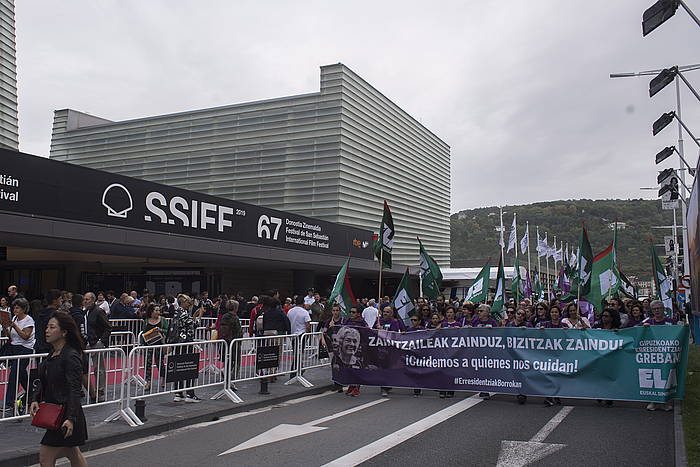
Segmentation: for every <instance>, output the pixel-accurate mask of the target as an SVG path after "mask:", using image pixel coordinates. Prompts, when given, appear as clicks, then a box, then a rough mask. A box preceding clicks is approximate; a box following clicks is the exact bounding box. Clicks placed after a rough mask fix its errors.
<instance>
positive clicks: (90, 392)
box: [0, 347, 135, 426]
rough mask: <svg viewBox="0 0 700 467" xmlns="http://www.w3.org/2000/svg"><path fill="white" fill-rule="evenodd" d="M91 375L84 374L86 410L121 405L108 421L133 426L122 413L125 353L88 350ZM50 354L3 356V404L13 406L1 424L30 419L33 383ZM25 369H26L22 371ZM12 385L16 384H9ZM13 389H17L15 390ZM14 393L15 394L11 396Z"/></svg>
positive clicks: (87, 355) (0, 378) (6, 412)
mask: <svg viewBox="0 0 700 467" xmlns="http://www.w3.org/2000/svg"><path fill="white" fill-rule="evenodd" d="M84 352H85V357H84V358H86V359H88V362H89V366H88V372H87V373H83V381H82V385H83V387H84V388H85V389H86V390H85V391H84V393H85V396H84V399H83V401H82V406H83V407H86V408H87V407H95V406H101V405H107V404H115V403H118V404H119V409H117V411H116V412H114V413H113V414H112V415H110V416H109V417H107V419H106V420H105V421H111V420H116V419H118V418H123V419H124V420H125V421H126V422H127V423H129V424H130V425H132V426H135V425H133V424H132V420H131V417H130V416H129V415H128V414H127V413H126V412H125V411H124V410H123V404H124V384H123V383H124V381H125V378H126V354H125V353H124V351H123V350H122V349H120V348H118V347H114V348H106V349H92V350H86V351H84ZM47 355H48V354H45V353H43V354H30V355H13V356H8V357H0V362H2V363H4V364H5V366H6V369H5V370H0V375H2V377H0V385H2V386H4V397H3V399H4V404H5V406H6V407H7V406H11V407H10V409H9V410H4V411H3V412H2V414H1V415H0V421H3V420H19V419H22V418H28V417H29V414H28V413H26V412H27V407H28V406H29V404H30V403H31V396H32V392H33V390H34V386H33V384H32V383H33V381H34V380H35V379H37V378H38V377H39V375H38V371H37V369H38V367H39V364H40V363H41V361H42V360H43V359H44V358H45V357H46V356H47ZM12 367H16V368H17V369H16V370H15V371H14V373H15V375H14V378H12V380H11V379H10V376H11V375H10V373H11V368H12ZM23 367H24V368H26V370H24V371H23ZM93 378H94V380H93ZM10 383H13V384H10ZM12 386H14V389H13V387H12ZM20 386H21V387H22V389H23V391H22V392H20V391H19V388H20ZM9 392H12V393H14V394H9Z"/></svg>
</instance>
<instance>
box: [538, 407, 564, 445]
mask: <svg viewBox="0 0 700 467" xmlns="http://www.w3.org/2000/svg"><path fill="white" fill-rule="evenodd" d="M572 410H574V408H573V407H572V406H570V405H565V406H564V407H562V408H561V410H560V411H559V412H558V413H557V414H556V415H555V416H554V417H552V419H551V420H550V421H548V422H547V423H546V424H545V426H543V427H542V429H541V430H540V431H538V432H537V434H535V436H533V437H532V439H530V441H534V442H536V443H541V442H543V441H544V440H545V439H547V436H549V435H550V434H551V433H552V432H553V431H554V429H555V428H556V427H558V426H559V424H560V423H561V422H563V421H564V419H565V418H566V416H567V415H569V414H570V413H571V411H572Z"/></svg>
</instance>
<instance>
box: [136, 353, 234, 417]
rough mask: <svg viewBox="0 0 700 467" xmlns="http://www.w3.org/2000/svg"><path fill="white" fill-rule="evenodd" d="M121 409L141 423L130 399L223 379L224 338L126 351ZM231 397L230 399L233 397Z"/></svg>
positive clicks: (224, 378) (217, 381) (225, 359)
mask: <svg viewBox="0 0 700 467" xmlns="http://www.w3.org/2000/svg"><path fill="white" fill-rule="evenodd" d="M128 361H129V375H128V381H129V382H130V383H131V381H135V382H136V384H135V385H132V384H128V385H127V390H126V396H125V404H124V410H125V411H126V413H127V414H129V416H130V417H131V418H132V419H133V421H134V422H135V424H136V425H142V424H143V422H142V421H141V420H139V418H138V417H137V416H136V415H135V414H134V413H133V411H132V410H131V401H132V400H134V399H144V398H149V397H155V396H162V395H165V394H170V393H183V392H189V391H193V390H195V389H199V388H205V387H212V386H218V385H221V386H222V388H223V387H224V384H225V382H226V376H225V371H224V370H225V368H226V366H227V364H228V358H227V357H226V341H224V340H216V341H204V342H182V343H178V344H162V345H151V346H139V347H134V348H133V349H132V350H131V352H129V359H128ZM232 400H233V399H232Z"/></svg>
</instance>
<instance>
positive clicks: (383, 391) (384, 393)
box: [382, 389, 389, 397]
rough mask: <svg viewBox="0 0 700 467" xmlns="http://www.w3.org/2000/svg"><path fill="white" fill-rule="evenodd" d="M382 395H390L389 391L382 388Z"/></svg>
mask: <svg viewBox="0 0 700 467" xmlns="http://www.w3.org/2000/svg"><path fill="white" fill-rule="evenodd" d="M382 397H389V391H387V390H386V389H382Z"/></svg>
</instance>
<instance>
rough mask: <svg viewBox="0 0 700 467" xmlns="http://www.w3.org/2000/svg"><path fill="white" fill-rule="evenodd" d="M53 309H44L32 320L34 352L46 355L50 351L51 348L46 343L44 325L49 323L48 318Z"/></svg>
mask: <svg viewBox="0 0 700 467" xmlns="http://www.w3.org/2000/svg"><path fill="white" fill-rule="evenodd" d="M54 311H56V309H55V308H44V309H43V310H41V311H39V314H38V315H37V316H36V317H35V318H34V337H35V339H36V340H35V341H34V352H35V353H46V352H50V351H51V346H50V345H49V344H47V343H46V325H47V324H48V323H49V318H51V315H52V314H53V312H54Z"/></svg>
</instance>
